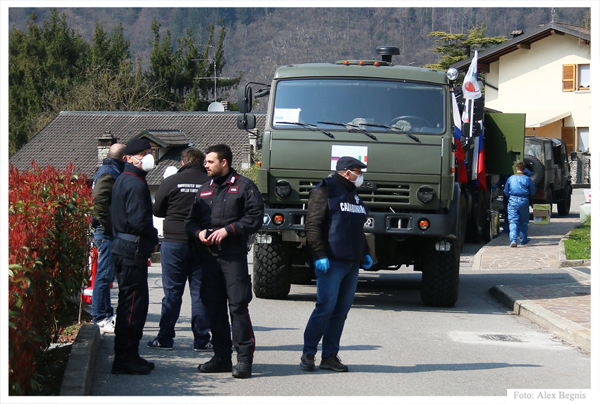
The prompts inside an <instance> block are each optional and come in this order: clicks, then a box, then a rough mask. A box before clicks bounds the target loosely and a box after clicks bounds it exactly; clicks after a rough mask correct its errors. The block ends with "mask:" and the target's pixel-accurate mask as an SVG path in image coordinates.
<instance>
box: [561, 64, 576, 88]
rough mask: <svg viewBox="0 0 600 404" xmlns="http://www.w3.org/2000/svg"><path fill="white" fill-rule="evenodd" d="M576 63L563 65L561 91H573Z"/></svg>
mask: <svg viewBox="0 0 600 404" xmlns="http://www.w3.org/2000/svg"><path fill="white" fill-rule="evenodd" d="M576 67H577V66H576V65H563V79H562V90H563V91H575V69H576Z"/></svg>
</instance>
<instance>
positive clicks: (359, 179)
mask: <svg viewBox="0 0 600 404" xmlns="http://www.w3.org/2000/svg"><path fill="white" fill-rule="evenodd" d="M350 172H351V173H352V174H353V175H356V174H355V173H353V172H352V171H350ZM351 181H352V180H351ZM352 182H353V183H354V186H355V187H356V188H358V187H360V186H361V185H362V184H363V182H364V178H363V175H362V174H360V175H356V179H355V180H354V181H352Z"/></svg>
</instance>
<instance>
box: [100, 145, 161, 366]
mask: <svg viewBox="0 0 600 404" xmlns="http://www.w3.org/2000/svg"><path fill="white" fill-rule="evenodd" d="M150 150H151V146H150V142H148V140H146V139H135V140H132V141H131V142H129V144H127V146H126V147H125V149H124V154H125V155H126V157H127V162H126V163H125V169H124V171H123V173H122V174H121V175H120V176H119V178H117V181H116V182H115V185H114V187H113V193H112V203H111V215H112V221H113V229H114V232H115V241H114V243H113V249H112V253H113V259H114V265H115V273H116V275H117V281H118V283H119V300H118V306H117V321H116V325H115V348H114V349H115V360H114V362H113V366H112V373H115V374H139V375H145V374H149V373H150V371H151V370H152V369H154V364H153V363H152V362H148V361H146V360H145V359H143V358H141V357H140V355H139V353H138V347H139V342H140V339H141V338H142V335H143V334H142V333H143V330H144V324H145V323H146V316H147V314H148V304H149V296H148V258H150V255H151V254H152V252H153V251H154V249H155V247H156V245H157V244H158V234H157V231H156V229H155V228H154V225H153V220H152V197H151V195H150V189H149V188H148V185H147V183H146V180H145V178H146V174H147V172H148V171H150V170H152V169H153V168H154V158H153V156H152V154H150Z"/></svg>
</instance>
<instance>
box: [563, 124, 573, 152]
mask: <svg viewBox="0 0 600 404" xmlns="http://www.w3.org/2000/svg"><path fill="white" fill-rule="evenodd" d="M561 138H562V140H563V142H565V146H567V155H570V154H571V152H574V151H577V150H576V148H575V128H562V131H561Z"/></svg>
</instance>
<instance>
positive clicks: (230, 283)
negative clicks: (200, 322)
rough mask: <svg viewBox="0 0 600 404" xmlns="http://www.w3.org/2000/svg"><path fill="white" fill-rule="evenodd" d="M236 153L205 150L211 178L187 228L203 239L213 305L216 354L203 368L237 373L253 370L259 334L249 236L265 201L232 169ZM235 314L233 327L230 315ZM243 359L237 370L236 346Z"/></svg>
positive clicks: (205, 286)
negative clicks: (252, 308)
mask: <svg viewBox="0 0 600 404" xmlns="http://www.w3.org/2000/svg"><path fill="white" fill-rule="evenodd" d="M231 160H232V154H231V150H230V149H229V147H228V146H226V145H216V146H211V147H209V148H208V149H207V150H206V160H205V164H204V166H205V167H206V170H207V172H208V176H209V177H210V178H211V181H209V182H208V183H206V184H204V185H203V186H202V187H201V188H200V190H199V192H198V194H197V196H196V200H195V201H194V204H193V205H192V209H191V210H190V213H189V215H188V217H187V220H186V227H185V229H186V232H187V234H188V236H190V237H192V238H194V239H195V240H200V242H201V244H200V243H198V244H200V246H199V247H200V248H199V253H200V256H201V261H202V265H203V268H202V270H203V277H202V289H201V292H200V294H201V296H202V301H203V302H204V304H205V305H206V307H207V309H208V316H209V318H210V330H211V332H212V343H213V346H214V350H215V355H214V356H213V358H212V359H211V360H210V361H209V362H207V363H205V364H202V365H200V366H198V369H199V370H200V371H201V372H205V373H214V372H232V375H233V377H236V378H247V377H250V376H251V374H252V361H253V357H254V347H255V340H254V332H253V330H252V323H251V322H250V315H249V313H248V303H250V300H252V285H251V282H250V275H249V274H248V260H247V250H246V243H247V240H248V236H250V235H251V234H253V233H255V232H256V231H257V230H258V229H260V227H261V226H262V218H263V213H264V204H263V201H262V198H261V196H260V193H259V191H258V188H256V185H254V183H253V182H252V181H251V180H249V179H248V178H246V177H244V176H241V175H239V174H238V173H237V172H236V171H235V170H234V169H233V168H232V167H231ZM227 303H229V313H230V315H231V327H230V325H229V318H228V315H227ZM232 335H233V345H234V346H235V349H236V351H237V360H238V363H237V365H236V366H235V368H233V369H232V362H231V346H232Z"/></svg>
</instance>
